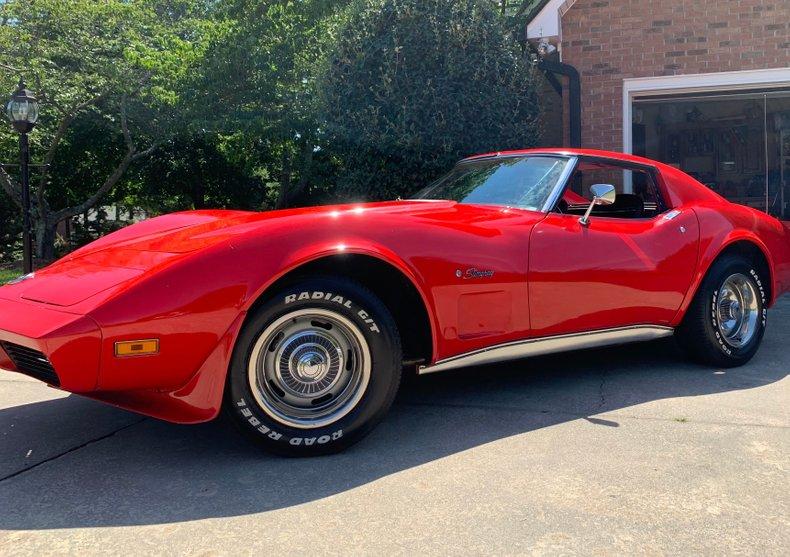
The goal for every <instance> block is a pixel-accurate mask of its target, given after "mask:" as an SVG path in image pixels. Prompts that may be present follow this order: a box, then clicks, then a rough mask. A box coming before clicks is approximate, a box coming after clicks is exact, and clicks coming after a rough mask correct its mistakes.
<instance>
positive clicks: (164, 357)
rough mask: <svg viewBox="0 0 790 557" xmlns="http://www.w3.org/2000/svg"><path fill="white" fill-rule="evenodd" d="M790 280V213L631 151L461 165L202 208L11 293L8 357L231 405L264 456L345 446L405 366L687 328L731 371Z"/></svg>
mask: <svg viewBox="0 0 790 557" xmlns="http://www.w3.org/2000/svg"><path fill="white" fill-rule="evenodd" d="M788 290H790V226H789V225H788V224H786V223H782V222H780V221H779V220H777V219H775V218H773V217H771V216H768V215H766V214H764V213H760V212H758V211H756V210H753V209H750V208H747V207H743V206H739V205H734V204H731V203H729V202H727V201H726V200H724V199H723V198H721V197H720V196H719V195H717V194H716V193H714V192H713V191H711V190H709V189H707V188H706V187H704V186H703V185H701V184H700V183H698V182H697V181H695V180H694V179H693V178H691V177H690V176H688V175H686V174H684V173H683V172H681V171H679V170H677V169H675V168H673V167H671V166H667V165H664V164H660V163H657V162H654V161H650V160H647V159H643V158H638V157H634V156H630V155H623V154H617V153H609V152H602V151H589V150H573V149H563V150H529V151H518V152H506V153H492V154H487V155H481V156H476V157H471V158H468V159H465V160H462V161H461V162H459V163H458V165H457V166H456V167H455V168H454V169H453V170H452V171H450V173H449V174H447V175H446V176H444V177H443V178H441V179H440V180H438V181H437V182H435V183H433V184H432V185H430V186H428V187H427V188H425V189H424V190H422V191H421V192H419V193H418V194H416V195H415V197H414V198H413V199H408V200H398V201H393V202H388V203H369V204H355V205H339V206H332V207H313V208H307V209H296V210H287V211H273V212H267V213H250V212H239V211H193V212H185V213H176V214H171V215H166V216H163V217H158V218H154V219H151V220H148V221H144V222H141V223H139V224H136V225H133V226H130V227H128V228H125V229H123V230H120V231H118V232H115V233H113V234H110V235H108V236H106V237H104V238H102V239H100V240H98V241H96V242H94V243H92V244H90V245H88V246H86V247H84V248H82V249H80V250H78V251H76V252H74V253H72V254H71V255H69V256H67V257H65V258H63V259H61V260H60V261H58V262H56V263H54V264H53V265H50V266H49V267H47V268H46V269H42V270H40V271H37V272H36V273H35V275H28V276H25V277H21V278H20V279H17V280H16V281H14V282H13V284H9V285H7V286H3V287H2V288H0V347H1V349H0V367H2V368H4V369H8V370H11V371H17V372H20V373H24V374H27V375H30V376H33V377H36V378H38V379H41V380H43V381H45V382H47V383H49V384H51V385H53V386H56V387H59V388H61V389H64V390H66V391H70V392H74V393H79V394H81V395H84V396H88V397H91V398H95V399H98V400H102V401H105V402H108V403H110V404H114V405H117V406H120V407H122V408H127V409H130V410H134V411H136V412H140V413H142V414H146V415H149V416H155V417H157V418H162V419H164V420H170V421H173V422H179V423H195V422H203V421H207V420H211V419H213V418H214V417H215V416H217V414H218V413H219V411H220V409H223V410H224V411H225V412H226V413H227V414H228V415H229V416H230V417H231V418H232V419H233V420H235V421H236V423H237V424H238V425H239V426H240V427H241V428H242V430H243V431H245V432H247V433H248V434H249V435H250V436H252V438H254V439H255V440H257V442H259V443H260V444H261V445H262V446H264V447H265V448H266V449H269V450H271V451H275V452H279V453H285V454H295V455H314V454H320V453H327V452H333V451H337V450H340V449H342V448H344V447H347V446H348V445H350V444H352V443H354V442H355V441H357V440H359V439H360V438H361V437H362V436H363V435H365V434H366V433H367V432H368V431H370V430H371V429H372V428H373V427H374V426H375V425H376V423H377V422H379V421H380V420H381V419H382V418H383V416H384V415H385V413H386V412H387V410H388V408H389V407H390V405H391V404H392V400H393V398H394V396H395V393H396V391H397V390H398V385H399V383H400V378H401V372H402V369H403V368H404V367H408V366H416V367H417V369H418V370H419V372H420V373H431V372H435V371H440V370H448V369H452V368H458V367H461V366H466V365H473V364H481V363H486V362H495V361H502V360H508V359H514V358H521V357H524V356H531V355H535V354H546V353H549V352H557V351H563V350H573V349H578V348H588V347H595V346H603V345H608V344H618V343H624V342H630V341H639V340H648V339H655V338H658V337H664V336H669V335H675V336H676V337H677V339H678V341H679V342H680V344H681V345H682V346H684V347H685V348H686V349H687V351H688V352H689V354H690V355H691V356H693V357H694V358H696V359H697V360H700V361H702V362H706V363H708V364H710V365H714V366H737V365H740V364H743V363H744V362H746V361H748V360H749V359H750V358H751V357H752V356H753V355H754V353H755V352H756V351H757V349H758V346H759V345H760V341H761V339H762V337H763V332H764V331H765V326H766V312H767V309H768V308H769V307H770V306H771V305H772V304H773V302H774V300H775V299H776V298H777V297H778V296H780V295H781V294H783V293H784V292H787V291H788Z"/></svg>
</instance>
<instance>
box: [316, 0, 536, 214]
mask: <svg viewBox="0 0 790 557" xmlns="http://www.w3.org/2000/svg"><path fill="white" fill-rule="evenodd" d="M317 89H318V91H319V92H321V97H322V98H321V101H322V102H321V109H322V117H323V119H322V129H323V131H324V134H325V138H324V141H325V145H327V146H331V149H332V153H333V156H335V157H336V158H337V159H338V161H339V175H338V178H337V180H336V184H337V185H336V192H337V195H338V196H340V197H349V196H350V197H356V198H365V199H371V198H373V199H375V198H392V197H395V196H398V195H408V194H410V193H412V192H414V191H416V190H417V189H419V188H420V187H422V186H424V185H425V184H426V183H427V182H428V181H429V180H431V179H432V178H435V177H436V176H437V175H438V174H439V173H441V172H444V171H445V170H446V169H447V168H448V167H449V166H450V165H452V164H453V162H454V161H456V160H457V159H458V158H459V157H462V156H464V155H468V154H471V153H476V152H484V151H489V150H491V149H508V148H524V147H529V146H533V145H535V144H536V142H537V141H538V139H539V131H540V130H539V124H538V116H539V105H538V98H537V89H536V85H535V78H534V70H533V68H532V66H531V65H530V64H529V63H528V61H527V60H526V59H525V57H524V56H523V53H522V51H521V49H520V48H519V46H518V45H517V44H516V42H515V41H514V40H513V39H512V37H511V36H510V33H509V32H508V26H507V24H506V22H505V20H504V18H502V17H501V16H500V13H499V11H498V10H497V7H496V5H495V4H494V3H492V2H490V1H482V0H458V1H456V2H444V1H442V0H359V1H357V2H355V3H354V4H352V6H351V7H350V8H349V11H348V12H347V14H346V17H345V23H344V25H343V27H342V29H341V30H340V31H339V34H338V37H337V39H336V41H335V46H334V48H333V49H332V50H331V52H330V53H329V55H328V57H327V59H326V62H325V63H324V64H323V68H322V72H321V75H320V79H319V82H318V87H317Z"/></svg>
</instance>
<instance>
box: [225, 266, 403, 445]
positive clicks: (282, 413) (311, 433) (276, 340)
mask: <svg viewBox="0 0 790 557" xmlns="http://www.w3.org/2000/svg"><path fill="white" fill-rule="evenodd" d="M400 375H401V348H400V338H399V336H398V331H397V328H396V327H395V323H394V321H393V319H392V316H391V315H390V313H389V311H388V310H387V308H386V306H384V304H383V303H382V302H381V301H380V300H379V299H378V298H377V297H376V296H375V295H373V294H372V293H371V292H370V291H368V290H367V289H365V288H364V287H362V286H360V285H358V284H355V283H353V282H350V281H347V280H344V279H335V278H319V279H312V280H306V281H304V282H300V283H298V284H294V285H292V286H290V287H288V288H286V289H284V290H283V291H281V292H280V293H278V294H277V295H275V296H274V297H273V298H271V299H270V300H269V301H268V302H267V303H265V304H264V305H262V306H261V307H259V308H258V309H257V310H256V311H255V312H254V313H253V314H252V315H251V317H250V319H249V320H248V322H247V324H246V325H245V327H244V328H243V330H242V332H241V334H240V336H239V339H238V341H237V344H236V348H235V350H234V354H233V360H232V363H231V367H230V370H229V374H228V383H227V389H226V397H225V411H226V413H228V414H229V415H230V417H231V418H232V419H233V421H234V422H235V423H236V424H238V425H239V426H240V427H241V429H242V431H243V432H245V433H247V434H248V435H250V436H252V438H253V440H254V441H256V442H257V443H258V444H260V445H261V446H262V447H263V448H265V449H267V450H269V451H272V452H276V453H279V454H285V455H289V456H313V455H319V454H326V453H332V452H337V451H339V450H342V449H344V448H346V447H347V446H349V445H351V444H353V443H355V442H356V441H358V440H359V439H361V438H362V437H363V436H364V435H365V434H366V433H368V432H369V431H370V430H371V429H372V428H373V427H374V426H375V425H376V424H377V423H378V422H379V421H380V420H381V419H382V418H383V416H384V414H385V413H386V412H387V410H388V409H389V407H390V406H391V404H392V401H393V399H394V397H395V394H396V392H397V389H398V385H399V383H400Z"/></svg>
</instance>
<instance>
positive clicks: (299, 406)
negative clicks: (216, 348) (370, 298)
mask: <svg viewBox="0 0 790 557" xmlns="http://www.w3.org/2000/svg"><path fill="white" fill-rule="evenodd" d="M370 367H371V361H370V351H369V349H368V346H367V342H366V341H365V337H364V336H363V334H362V333H361V331H360V330H359V328H358V327H357V326H356V325H354V323H352V322H351V321H349V320H348V319H347V318H346V317H344V316H343V315H341V314H339V313H336V312H333V311H328V310H323V309H309V310H298V311H294V312H291V313H289V314H286V315H284V316H282V317H280V318H279V319H277V320H276V321H275V322H274V323H272V324H271V325H269V326H268V327H267V328H266V330H264V331H263V333H261V335H260V336H259V337H258V340H257V341H256V342H255V345H254V346H253V350H252V353H251V355H250V360H249V365H248V379H249V382H250V387H251V389H252V393H253V395H254V396H255V400H256V401H257V402H258V405H259V406H260V407H261V409H262V410H263V411H264V412H266V413H267V414H268V415H269V416H271V417H272V418H274V419H275V420H277V421H278V422H280V423H282V424H285V425H287V426H290V427H297V428H316V427H323V426H326V425H329V424H331V423H333V422H336V421H337V420H339V419H340V418H342V417H343V416H345V415H346V414H348V412H350V411H351V410H352V409H353V408H354V407H355V406H356V405H357V403H358V402H359V400H360V399H361V398H362V395H363V394H364V393H365V389H366V388H367V385H368V382H369V381H370Z"/></svg>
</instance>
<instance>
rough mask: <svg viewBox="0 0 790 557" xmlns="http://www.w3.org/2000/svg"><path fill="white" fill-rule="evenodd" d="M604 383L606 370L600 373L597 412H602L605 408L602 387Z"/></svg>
mask: <svg viewBox="0 0 790 557" xmlns="http://www.w3.org/2000/svg"><path fill="white" fill-rule="evenodd" d="M605 383H606V370H602V371H601V384H600V385H598V396H599V397H600V399H601V401H600V402H599V403H598V408H597V410H598V411H600V410H603V408H604V407H605V406H606V397H605V396H604V394H603V386H604V384H605Z"/></svg>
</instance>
